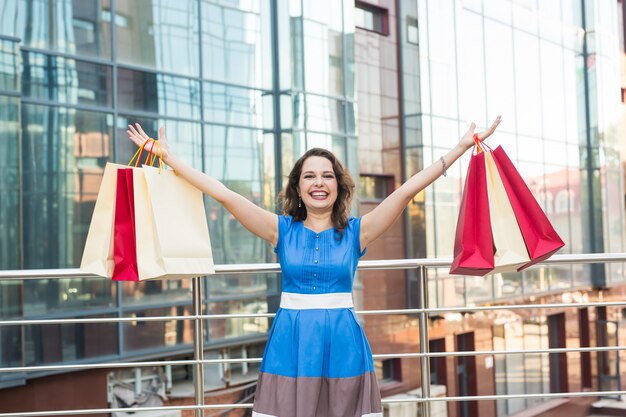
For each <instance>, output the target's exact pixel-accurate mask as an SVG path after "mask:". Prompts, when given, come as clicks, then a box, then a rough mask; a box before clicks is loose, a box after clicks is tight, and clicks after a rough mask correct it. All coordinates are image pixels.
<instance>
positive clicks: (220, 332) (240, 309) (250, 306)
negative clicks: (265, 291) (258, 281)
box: [209, 298, 268, 340]
mask: <svg viewBox="0 0 626 417" xmlns="http://www.w3.org/2000/svg"><path fill="white" fill-rule="evenodd" d="M267 311H268V306H267V300H266V299H265V298H256V299H251V300H232V301H226V302H219V303H218V302H213V303H209V313H210V314H224V313H229V314H257V313H267ZM267 330H268V319H267V317H250V318H233V319H223V320H222V319H219V320H211V321H210V323H209V340H216V339H218V340H219V339H226V338H230V337H241V336H248V335H255V334H262V333H266V332H267Z"/></svg>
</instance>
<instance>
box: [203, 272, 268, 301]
mask: <svg viewBox="0 0 626 417" xmlns="http://www.w3.org/2000/svg"><path fill="white" fill-rule="evenodd" d="M277 284H278V283H277V276H276V275H270V274H258V275H256V274H243V275H225V276H222V275H212V276H211V277H209V279H208V280H207V285H206V290H207V294H208V297H209V298H210V299H211V298H219V297H236V296H238V295H242V294H254V293H266V292H273V291H277Z"/></svg>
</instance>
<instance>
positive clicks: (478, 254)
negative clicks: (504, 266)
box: [450, 147, 495, 276]
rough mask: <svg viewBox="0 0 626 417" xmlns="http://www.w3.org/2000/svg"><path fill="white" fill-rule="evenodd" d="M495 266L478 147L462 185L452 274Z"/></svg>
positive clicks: (482, 160) (482, 158)
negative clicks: (463, 185)
mask: <svg viewBox="0 0 626 417" xmlns="http://www.w3.org/2000/svg"><path fill="white" fill-rule="evenodd" d="M494 266H495V265H494V249H493V239H492V233H491V220H490V213H489V199H488V195H487V179H486V167H485V154H484V152H478V147H475V148H474V152H473V153H472V156H471V159H470V163H469V168H468V170H467V178H466V179H465V187H464V189H463V197H462V200H461V209H460V211H459V218H458V220H457V225H456V236H455V239H454V260H453V262H452V266H451V268H450V274H459V275H476V276H483V275H485V274H487V273H489V271H491V270H492V269H493V268H494Z"/></svg>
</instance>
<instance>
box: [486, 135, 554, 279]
mask: <svg viewBox="0 0 626 417" xmlns="http://www.w3.org/2000/svg"><path fill="white" fill-rule="evenodd" d="M492 155H493V159H494V162H495V164H496V167H497V168H498V172H499V173H500V177H501V178H502V183H503V185H504V188H505V190H506V193H507V195H508V197H509V201H510V202H511V206H512V208H513V211H514V212H515V218H516V219H517V223H518V224H519V227H520V231H521V233H522V236H523V237H524V242H525V244H526V248H527V250H528V254H529V257H530V262H528V263H526V264H525V265H523V266H521V267H520V268H519V269H518V271H521V270H523V269H525V268H528V267H529V266H531V265H534V264H536V263H538V262H541V261H543V260H545V259H547V258H549V257H550V256H552V255H553V254H554V253H555V252H556V251H558V250H559V249H561V248H562V247H563V246H565V243H564V242H563V240H562V239H561V238H560V237H559V235H558V233H557V232H556V231H555V230H554V227H552V224H551V223H550V221H549V220H548V217H547V216H546V214H545V213H544V212H543V210H542V209H541V207H540V206H539V203H537V200H535V197H534V196H533V194H532V192H531V191H530V189H529V188H528V186H527V185H526V183H525V182H524V179H523V178H522V176H521V175H520V174H519V172H517V170H516V169H515V166H513V163H512V162H511V160H510V159H509V157H508V155H507V154H506V153H505V152H504V149H502V147H501V146H498V147H497V148H496V149H494V150H493V152H492Z"/></svg>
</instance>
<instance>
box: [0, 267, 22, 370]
mask: <svg viewBox="0 0 626 417" xmlns="http://www.w3.org/2000/svg"><path fill="white" fill-rule="evenodd" d="M12 269H17V268H12ZM22 292H23V288H22V282H21V281H17V280H15V281H8V280H7V281H3V282H0V320H12V319H20V318H21V315H22V304H21V294H22ZM22 330H23V327H22V326H2V327H0V366H2V367H5V366H20V365H21V364H22V351H23V349H22ZM6 377H9V378H10V374H9V375H7V376H5V378H6ZM3 379H4V378H3V377H1V376H0V381H2V380H3Z"/></svg>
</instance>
